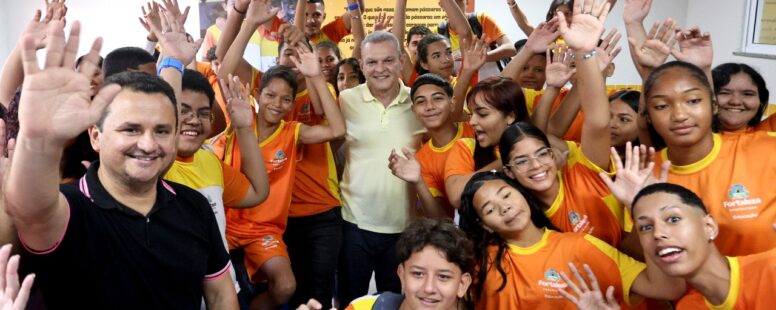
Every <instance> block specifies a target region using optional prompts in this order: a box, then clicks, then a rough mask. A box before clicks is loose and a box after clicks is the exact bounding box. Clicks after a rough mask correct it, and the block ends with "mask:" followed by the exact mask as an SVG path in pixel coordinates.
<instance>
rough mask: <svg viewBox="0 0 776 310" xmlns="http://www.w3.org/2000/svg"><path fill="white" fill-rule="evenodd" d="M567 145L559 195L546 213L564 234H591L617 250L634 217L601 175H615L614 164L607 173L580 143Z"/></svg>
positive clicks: (559, 175) (569, 142) (561, 170)
mask: <svg viewBox="0 0 776 310" xmlns="http://www.w3.org/2000/svg"><path fill="white" fill-rule="evenodd" d="M566 143H567V145H568V148H569V153H568V159H567V161H566V165H564V166H563V167H562V168H561V169H560V171H558V182H560V188H559V190H558V195H557V196H555V200H554V201H553V202H552V205H550V207H549V208H548V209H547V210H545V211H544V214H545V215H547V218H549V219H550V222H552V224H553V225H555V227H557V228H558V229H560V230H561V231H564V232H582V233H587V234H591V235H593V236H595V237H596V238H598V239H601V240H603V241H605V242H606V243H608V244H611V245H612V246H614V247H617V246H618V245H619V244H620V241H621V240H622V234H623V230H624V227H626V226H627V228H628V230H630V226H631V224H630V219H629V217H630V216H629V214H626V213H625V208H623V206H622V205H620V203H619V202H618V201H617V198H615V197H614V195H612V192H611V191H609V187H607V186H606V183H604V181H602V180H601V177H599V176H598V173H599V172H606V173H608V174H609V175H614V164H612V165H611V166H612V168H611V170H612V171H605V170H603V169H601V168H600V167H598V166H596V165H595V164H594V163H592V162H590V160H589V159H588V158H587V156H585V154H584V153H583V152H582V149H581V148H580V147H579V146H578V145H577V144H576V143H574V142H571V141H566ZM626 219H627V220H626ZM626 221H627V223H626Z"/></svg>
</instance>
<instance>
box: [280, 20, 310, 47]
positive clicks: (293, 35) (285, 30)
mask: <svg viewBox="0 0 776 310" xmlns="http://www.w3.org/2000/svg"><path fill="white" fill-rule="evenodd" d="M278 33H280V37H281V38H282V39H283V41H285V42H286V44H291V45H296V44H305V43H304V40H307V38H305V36H304V32H303V31H302V30H301V29H299V28H298V27H296V26H294V25H292V24H283V25H281V26H280V28H279V30H278Z"/></svg>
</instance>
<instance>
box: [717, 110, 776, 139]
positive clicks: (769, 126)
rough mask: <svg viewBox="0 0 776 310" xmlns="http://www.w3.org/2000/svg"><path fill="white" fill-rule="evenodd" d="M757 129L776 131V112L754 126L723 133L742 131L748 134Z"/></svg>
mask: <svg viewBox="0 0 776 310" xmlns="http://www.w3.org/2000/svg"><path fill="white" fill-rule="evenodd" d="M755 131H766V132H772V131H776V114H772V115H770V116H768V118H766V119H764V120H762V122H760V123H759V124H757V125H755V126H754V127H749V126H747V127H746V128H745V129H741V130H737V131H723V132H722V133H723V134H725V135H729V134H742V133H743V134H748V133H753V132H755Z"/></svg>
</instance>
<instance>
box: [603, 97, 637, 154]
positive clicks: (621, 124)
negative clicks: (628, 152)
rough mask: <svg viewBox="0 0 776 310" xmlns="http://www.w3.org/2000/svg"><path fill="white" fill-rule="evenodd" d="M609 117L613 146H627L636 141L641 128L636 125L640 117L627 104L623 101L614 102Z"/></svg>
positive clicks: (610, 107)
mask: <svg viewBox="0 0 776 310" xmlns="http://www.w3.org/2000/svg"><path fill="white" fill-rule="evenodd" d="M609 116H610V118H609V135H610V137H611V141H612V142H611V144H612V146H614V147H621V146H625V143H627V142H628V141H634V140H636V138H638V137H639V128H638V126H637V124H636V120H637V119H638V115H637V114H636V111H633V109H632V108H631V107H630V106H629V105H628V104H627V103H625V102H624V101H622V100H621V99H616V100H614V101H612V104H611V105H609Z"/></svg>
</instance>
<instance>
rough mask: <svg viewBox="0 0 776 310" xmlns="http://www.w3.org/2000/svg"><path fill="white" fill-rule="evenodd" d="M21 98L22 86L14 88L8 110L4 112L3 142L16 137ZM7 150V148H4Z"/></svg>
mask: <svg viewBox="0 0 776 310" xmlns="http://www.w3.org/2000/svg"><path fill="white" fill-rule="evenodd" d="M21 98H22V87H21V86H19V87H17V88H16V92H15V93H14V94H13V97H11V102H9V103H8V111H6V113H5V117H3V120H5V142H8V140H11V139H16V136H17V135H19V100H21ZM6 151H7V150H6Z"/></svg>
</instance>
